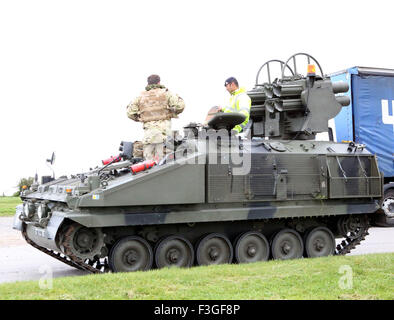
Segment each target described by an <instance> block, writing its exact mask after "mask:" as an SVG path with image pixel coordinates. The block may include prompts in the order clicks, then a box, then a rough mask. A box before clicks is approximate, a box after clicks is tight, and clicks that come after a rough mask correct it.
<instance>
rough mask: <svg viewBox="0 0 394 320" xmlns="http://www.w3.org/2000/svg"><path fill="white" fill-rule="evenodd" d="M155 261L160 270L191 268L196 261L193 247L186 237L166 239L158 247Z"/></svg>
mask: <svg viewBox="0 0 394 320" xmlns="http://www.w3.org/2000/svg"><path fill="white" fill-rule="evenodd" d="M155 261H156V266H157V267H158V268H164V267H187V268H188V267H191V266H192V265H193V261H194V250H193V246H192V245H191V243H190V241H189V240H187V239H185V238H184V237H181V236H169V237H166V238H164V239H163V240H161V241H160V242H159V243H158V245H157V247H156V250H155Z"/></svg>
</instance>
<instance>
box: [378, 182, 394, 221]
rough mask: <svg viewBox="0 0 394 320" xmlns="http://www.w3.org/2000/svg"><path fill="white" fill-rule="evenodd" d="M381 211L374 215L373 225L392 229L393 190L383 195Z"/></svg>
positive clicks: (393, 212) (393, 216)
mask: <svg viewBox="0 0 394 320" xmlns="http://www.w3.org/2000/svg"><path fill="white" fill-rule="evenodd" d="M382 211H383V212H378V213H377V214H376V215H375V224H376V225H377V226H379V227H394V189H388V190H386V192H385V193H384V199H383V201H382Z"/></svg>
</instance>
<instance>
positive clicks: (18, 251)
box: [0, 217, 394, 298]
mask: <svg viewBox="0 0 394 320" xmlns="http://www.w3.org/2000/svg"><path fill="white" fill-rule="evenodd" d="M12 222H13V218H4V217H3V218H0V283H4V282H15V281H26V280H40V279H42V278H44V277H48V275H49V274H51V275H52V276H53V278H57V277H66V276H79V275H85V274H88V273H87V272H85V271H81V270H77V269H75V268H73V267H69V266H68V265H66V264H64V263H62V262H60V261H58V260H56V259H54V258H52V257H50V256H48V255H46V254H45V253H42V252H40V251H39V250H37V249H35V248H33V247H32V246H30V245H28V244H27V243H26V242H25V240H24V239H23V238H22V236H21V234H20V232H19V231H16V230H14V229H12ZM369 233H370V234H369V236H368V237H367V238H366V240H365V241H363V242H362V244H361V245H359V246H358V247H356V249H354V250H353V251H352V253H351V254H350V255H360V254H369V253H384V252H394V228H371V229H369ZM0 298H1V297H0Z"/></svg>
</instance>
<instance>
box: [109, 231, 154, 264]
mask: <svg viewBox="0 0 394 320" xmlns="http://www.w3.org/2000/svg"><path fill="white" fill-rule="evenodd" d="M152 264H153V252H152V248H151V246H150V245H149V243H148V242H147V241H146V240H144V239H143V238H141V237H138V236H128V237H125V238H122V239H120V240H119V241H118V242H117V243H115V245H114V246H113V247H112V249H111V251H110V253H109V266H110V268H111V270H112V271H114V272H130V271H140V270H149V269H150V268H151V267H152Z"/></svg>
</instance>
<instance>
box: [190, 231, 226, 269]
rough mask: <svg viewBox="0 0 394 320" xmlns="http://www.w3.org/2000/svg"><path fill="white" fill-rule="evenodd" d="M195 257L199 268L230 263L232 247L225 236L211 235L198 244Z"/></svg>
mask: <svg viewBox="0 0 394 320" xmlns="http://www.w3.org/2000/svg"><path fill="white" fill-rule="evenodd" d="M196 256H197V264H198V265H200V266H203V265H211V264H222V263H231V261H232V260H233V246H232V245H231V242H230V240H229V239H228V238H227V237H226V236H224V235H222V234H220V233H211V234H208V235H207V236H205V237H204V238H202V239H201V240H200V242H199V243H198V245H197V253H196Z"/></svg>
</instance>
